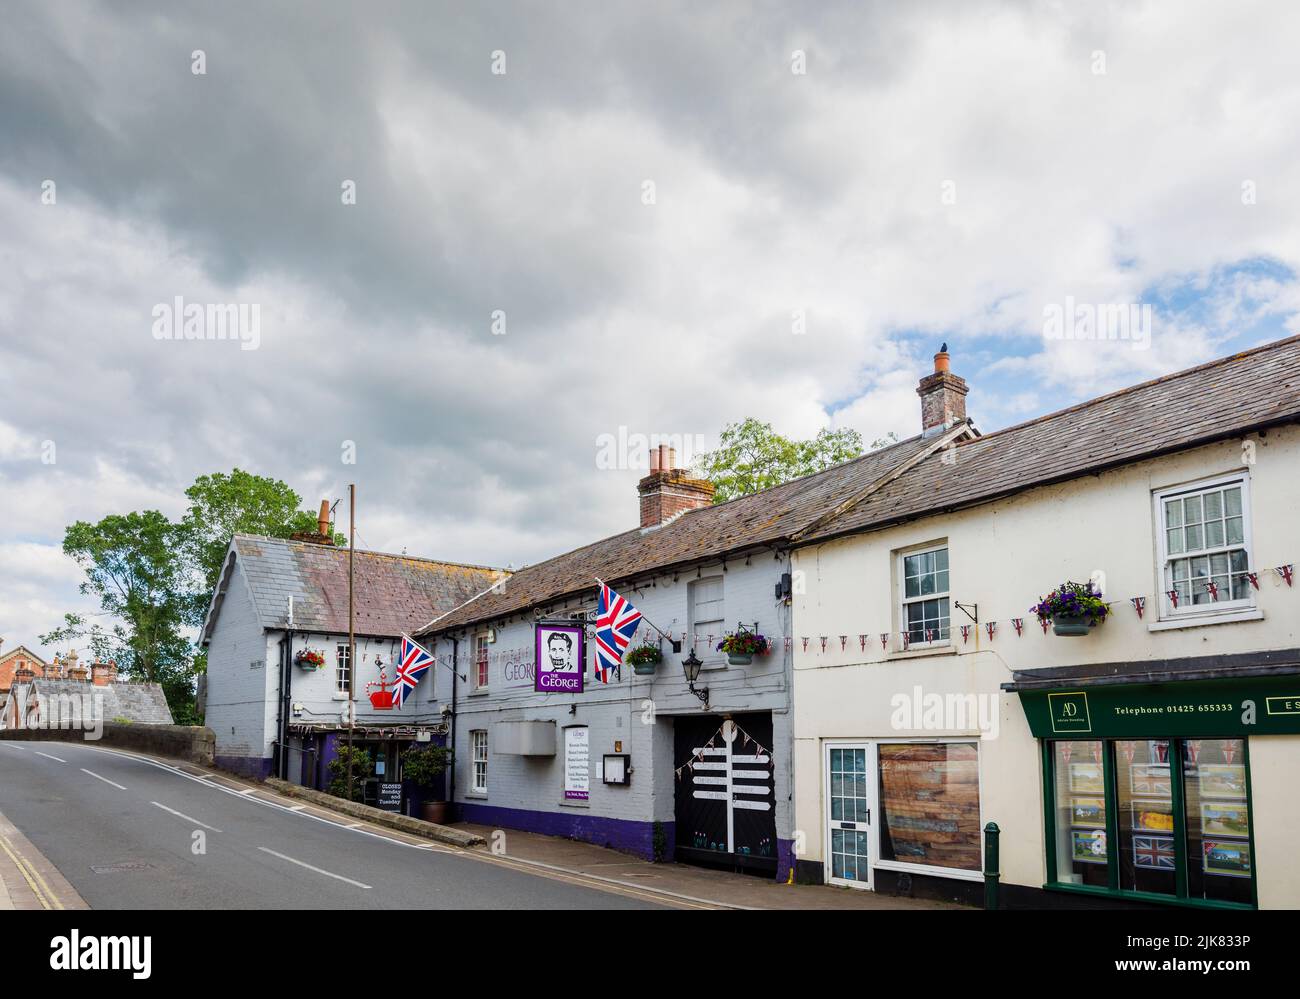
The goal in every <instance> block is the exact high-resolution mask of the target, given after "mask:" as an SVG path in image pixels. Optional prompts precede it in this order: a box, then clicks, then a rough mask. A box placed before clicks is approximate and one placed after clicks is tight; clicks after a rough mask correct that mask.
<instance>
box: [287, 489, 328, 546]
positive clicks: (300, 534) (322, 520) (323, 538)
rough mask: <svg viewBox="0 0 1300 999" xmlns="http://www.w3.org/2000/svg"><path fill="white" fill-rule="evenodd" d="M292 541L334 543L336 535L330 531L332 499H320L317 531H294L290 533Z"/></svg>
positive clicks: (320, 543) (316, 543)
mask: <svg viewBox="0 0 1300 999" xmlns="http://www.w3.org/2000/svg"><path fill="white" fill-rule="evenodd" d="M289 540H290V541H305V542H307V543H308V544H310V545H332V544H334V535H333V534H332V533H331V532H330V501H329V500H327V499H323V500H321V501H320V513H319V514H318V515H317V517H316V533H315V534H313V533H312V532H311V531H294V532H293V533H292V534H290V535H289Z"/></svg>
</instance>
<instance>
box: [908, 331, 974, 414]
mask: <svg viewBox="0 0 1300 999" xmlns="http://www.w3.org/2000/svg"><path fill="white" fill-rule="evenodd" d="M943 346H944V348H945V349H942V350H940V351H939V353H937V354H935V355H934V374H932V375H926V376H925V377H924V378H922V379H921V383H920V384H919V385H918V386H917V388H916V394H917V395H919V396H920V397H921V432H922V434H923V435H924V436H926V437H933V436H934V435H935V434H940V433H943V431H945V430H947V429H948V428H949V427H952V426H956V425H957V424H958V423H964V422H965V421H966V393H967V392H969V391H970V388H969V387H968V386H967V384H966V379H964V378H961V377H959V376H957V375H954V374H953V373H952V372H951V371H950V370H949V363H950V358H949V356H948V351H947V349H946V348H947V346H948V345H947V344H946V343H945V344H944V345H943Z"/></svg>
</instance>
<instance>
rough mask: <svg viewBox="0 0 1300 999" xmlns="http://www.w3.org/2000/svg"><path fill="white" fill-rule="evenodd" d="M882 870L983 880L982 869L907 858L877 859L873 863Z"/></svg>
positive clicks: (963, 879)
mask: <svg viewBox="0 0 1300 999" xmlns="http://www.w3.org/2000/svg"><path fill="white" fill-rule="evenodd" d="M873 866H874V867H876V868H877V869H878V870H881V871H897V872H899V873H900V874H925V875H928V876H930V877H932V878H952V879H954V880H957V881H983V880H984V874H983V872H981V871H963V870H962V869H961V868H959V867H930V866H928V865H926V864H909V863H908V862H907V861H905V860H877V861H876V862H875V864H874V865H873Z"/></svg>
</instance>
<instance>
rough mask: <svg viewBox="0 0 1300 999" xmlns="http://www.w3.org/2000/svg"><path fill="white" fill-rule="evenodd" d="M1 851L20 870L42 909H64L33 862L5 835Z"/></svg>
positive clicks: (1, 839) (0, 844) (1, 838)
mask: <svg viewBox="0 0 1300 999" xmlns="http://www.w3.org/2000/svg"><path fill="white" fill-rule="evenodd" d="M0 850H3V851H4V852H5V853H6V854H8V856H9V859H10V860H12V861H13V862H14V866H15V867H17V868H18V873H19V874H21V875H22V876H23V880H24V881H26V882H27V887H28V888H30V889H31V890H32V894H33V895H35V896H36V901H38V902H40V903H41V907H42V908H44V909H62V908H63V903H62V902H60V901H59V896H57V895H56V894H54V892H53V891H52V890H51V889H50V886H49V885H48V884H46V882H45V879H44V878H43V877H41V872H40V871H38V870H37V869H36V868H35V867H33V866H32V864H31V862H30V861H29V860H27V858H26V857H24V856H23V855H22V854H21V853H19V852H18V850H17V848H16V847H15V846H14V845H13V843H11V842H10V841H9V839H8V837H6V836H5V835H4V833H0Z"/></svg>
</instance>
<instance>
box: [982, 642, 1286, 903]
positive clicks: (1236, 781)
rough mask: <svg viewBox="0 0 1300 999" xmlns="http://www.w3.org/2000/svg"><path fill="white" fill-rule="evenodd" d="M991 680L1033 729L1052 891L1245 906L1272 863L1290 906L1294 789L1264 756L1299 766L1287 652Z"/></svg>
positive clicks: (1060, 899) (1082, 897) (1061, 898)
mask: <svg viewBox="0 0 1300 999" xmlns="http://www.w3.org/2000/svg"><path fill="white" fill-rule="evenodd" d="M1003 689H1004V690H1007V691H1009V692H1013V693H1015V694H1017V695H1018V696H1019V698H1020V703H1021V706H1022V708H1023V710H1024V712H1025V717H1026V719H1027V721H1028V724H1029V729H1030V732H1031V733H1032V735H1033V736H1034V738H1035V739H1036V740H1037V741H1038V746H1039V751H1040V754H1041V767H1042V802H1043V846H1044V852H1045V857H1044V860H1045V870H1046V872H1047V876H1046V882H1045V883H1044V885H1043V889H1044V891H1046V892H1047V893H1049V894H1050V896H1051V897H1052V900H1053V901H1055V902H1057V903H1061V904H1070V903H1071V902H1074V903H1077V904H1081V905H1085V904H1095V903H1098V902H1103V903H1104V902H1107V901H1109V902H1114V903H1119V904H1125V905H1149V904H1157V905H1182V906H1193V907H1203V908H1227V909H1253V908H1258V907H1260V905H1261V901H1260V896H1261V885H1262V884H1263V885H1264V886H1265V887H1268V882H1267V880H1266V879H1268V878H1270V877H1271V876H1272V877H1280V878H1281V881H1280V882H1279V883H1278V885H1281V886H1285V887H1283V888H1282V889H1281V891H1280V894H1281V895H1282V900H1283V901H1284V902H1285V901H1286V899H1287V898H1289V907H1292V908H1294V907H1298V906H1300V898H1296V897H1294V896H1293V895H1292V894H1291V893H1292V892H1293V888H1292V887H1290V886H1292V885H1293V884H1294V881H1295V877H1296V875H1295V872H1294V871H1293V870H1292V869H1291V868H1292V867H1293V866H1294V865H1296V864H1300V859H1298V858H1296V857H1295V856H1294V853H1293V852H1291V850H1293V849H1294V845H1295V843H1297V842H1300V840H1297V839H1296V833H1295V827H1294V824H1293V818H1294V813H1295V805H1294V802H1293V800H1292V799H1294V797H1295V795H1294V794H1293V793H1291V788H1290V787H1284V786H1280V784H1279V780H1278V776H1277V775H1278V772H1279V767H1278V766H1277V765H1276V764H1277V763H1278V762H1279V761H1285V760H1289V763H1288V764H1287V765H1286V769H1287V770H1288V771H1289V772H1291V773H1295V772H1297V771H1300V656H1298V655H1296V654H1294V653H1285V654H1278V653H1267V654H1259V655H1247V656H1223V657H1211V658H1207V659H1188V660H1176V661H1164V662H1161V663H1158V664H1153V663H1132V664H1108V665H1106V666H1100V667H1098V666H1092V667H1082V668H1075V669H1069V668H1067V669H1055V670H1032V671H1025V672H1018V673H1016V674H1015V675H1014V680H1013V682H1011V683H1008V684H1004V685H1003ZM1265 749H1266V750H1267V753H1268V758H1269V763H1270V765H1269V767H1268V769H1267V775H1266V776H1265V777H1264V778H1263V779H1262V780H1261V781H1260V783H1259V785H1258V786H1257V782H1256V780H1255V779H1254V778H1255V772H1254V771H1255V761H1253V760H1252V756H1253V755H1254V754H1255V753H1256V752H1257V751H1259V752H1263V751H1264V750H1265ZM1288 783H1289V782H1288ZM1292 786H1293V785H1292ZM1285 842H1290V843H1291V844H1292V848H1291V850H1288V851H1287V852H1290V857H1289V858H1288V860H1287V862H1286V863H1285V865H1277V864H1275V867H1278V866H1285V867H1286V868H1287V869H1286V870H1284V871H1279V870H1274V871H1269V870H1268V869H1267V868H1266V867H1261V865H1260V864H1259V863H1258V859H1259V852H1260V847H1261V845H1263V844H1264V843H1267V844H1268V845H1269V846H1270V847H1272V846H1273V845H1274V844H1281V843H1285ZM1268 853H1269V855H1270V856H1271V857H1273V858H1275V859H1276V858H1278V857H1279V856H1282V855H1283V853H1282V850H1281V849H1270V850H1269V851H1268ZM1274 887H1278V886H1276V885H1275V886H1274ZM1278 896H1279V891H1273V892H1272V893H1271V894H1270V895H1269V897H1270V899H1272V900H1273V902H1274V904H1276V902H1277V900H1278Z"/></svg>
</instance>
